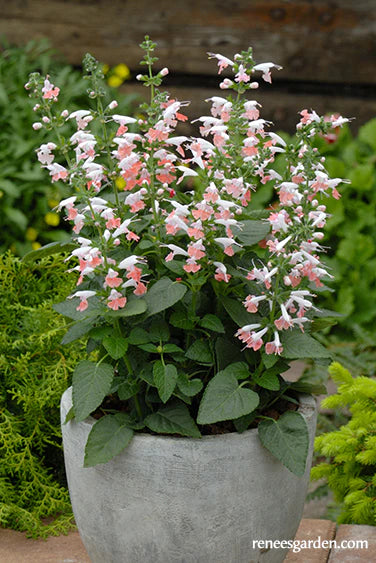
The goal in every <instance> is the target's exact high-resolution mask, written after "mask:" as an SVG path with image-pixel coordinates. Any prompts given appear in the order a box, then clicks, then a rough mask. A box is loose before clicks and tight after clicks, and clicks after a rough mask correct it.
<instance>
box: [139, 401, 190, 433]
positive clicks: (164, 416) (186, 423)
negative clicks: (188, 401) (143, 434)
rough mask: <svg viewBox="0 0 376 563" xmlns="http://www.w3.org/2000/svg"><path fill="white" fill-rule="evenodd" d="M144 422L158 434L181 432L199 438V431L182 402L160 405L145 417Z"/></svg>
mask: <svg viewBox="0 0 376 563" xmlns="http://www.w3.org/2000/svg"><path fill="white" fill-rule="evenodd" d="M145 424H146V426H147V427H148V428H150V430H152V431H153V432H158V434H181V435H182V436H189V437H191V438H201V433H200V431H199V429H198V428H197V425H196V423H195V421H194V420H193V418H192V417H191V415H190V414H189V410H188V408H187V407H186V406H185V405H184V404H183V403H176V404H174V405H171V406H170V405H169V406H166V407H162V408H161V409H159V411H157V412H156V413H153V414H150V415H149V416H147V417H146V419H145Z"/></svg>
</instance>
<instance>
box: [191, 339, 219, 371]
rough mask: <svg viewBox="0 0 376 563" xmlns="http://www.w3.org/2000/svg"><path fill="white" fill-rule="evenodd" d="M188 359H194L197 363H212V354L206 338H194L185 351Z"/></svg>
mask: <svg viewBox="0 0 376 563" xmlns="http://www.w3.org/2000/svg"><path fill="white" fill-rule="evenodd" d="M185 355H186V357H187V358H189V359H190V360H195V361H196V362H198V363H199V364H204V365H207V364H209V365H211V364H213V355H212V353H211V350H210V346H209V343H208V342H207V341H206V340H196V341H195V342H193V344H192V345H191V346H190V347H189V348H188V350H187V351H186V353H185Z"/></svg>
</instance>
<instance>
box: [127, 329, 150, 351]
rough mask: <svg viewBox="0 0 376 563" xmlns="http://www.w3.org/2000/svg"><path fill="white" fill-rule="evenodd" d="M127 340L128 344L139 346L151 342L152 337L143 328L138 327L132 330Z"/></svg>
mask: <svg viewBox="0 0 376 563" xmlns="http://www.w3.org/2000/svg"><path fill="white" fill-rule="evenodd" d="M127 340H128V344H133V345H135V346H137V345H138V344H147V343H148V342H150V336H149V333H148V332H146V330H144V329H143V328H140V327H136V328H132V330H131V332H130V334H129V336H128V338H127Z"/></svg>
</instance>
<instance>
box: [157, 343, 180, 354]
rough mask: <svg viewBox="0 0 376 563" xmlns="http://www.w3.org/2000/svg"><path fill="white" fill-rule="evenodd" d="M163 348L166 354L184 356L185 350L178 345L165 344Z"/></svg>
mask: <svg viewBox="0 0 376 563" xmlns="http://www.w3.org/2000/svg"><path fill="white" fill-rule="evenodd" d="M162 348H163V353H164V354H172V353H174V352H177V353H178V354H184V350H183V349H182V348H180V347H179V346H176V344H164V346H162Z"/></svg>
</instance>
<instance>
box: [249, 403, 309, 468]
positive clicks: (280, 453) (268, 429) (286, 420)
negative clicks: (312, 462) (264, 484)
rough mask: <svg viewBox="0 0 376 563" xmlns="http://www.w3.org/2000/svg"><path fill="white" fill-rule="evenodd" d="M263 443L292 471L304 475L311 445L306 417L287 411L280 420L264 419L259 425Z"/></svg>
mask: <svg viewBox="0 0 376 563" xmlns="http://www.w3.org/2000/svg"><path fill="white" fill-rule="evenodd" d="M258 434H259V437H260V440H261V443H262V445H263V446H264V447H265V448H267V449H268V450H269V451H270V452H271V453H272V454H273V455H274V456H275V457H276V458H277V459H279V460H280V461H281V462H282V463H283V465H285V466H286V467H287V469H289V470H290V471H291V472H292V473H294V474H295V475H298V476H299V477H301V476H302V475H304V472H305V467H306V460H307V454H308V447H309V433H308V427H307V423H306V421H305V419H304V417H303V416H302V415H301V414H300V413H298V412H292V411H288V412H285V413H284V414H283V415H282V416H280V417H279V419H278V420H271V419H269V420H263V421H262V422H260V424H259V426H258Z"/></svg>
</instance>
